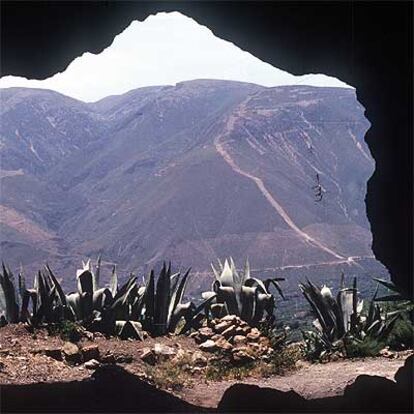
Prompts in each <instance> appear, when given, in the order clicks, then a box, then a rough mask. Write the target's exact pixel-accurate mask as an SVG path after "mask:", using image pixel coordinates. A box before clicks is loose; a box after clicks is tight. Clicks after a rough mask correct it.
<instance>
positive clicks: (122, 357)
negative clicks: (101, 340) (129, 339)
mask: <svg viewBox="0 0 414 414" xmlns="http://www.w3.org/2000/svg"><path fill="white" fill-rule="evenodd" d="M114 357H115V362H116V363H118V364H129V363H131V362H132V361H133V359H134V357H133V356H132V355H129V354H117V355H114Z"/></svg>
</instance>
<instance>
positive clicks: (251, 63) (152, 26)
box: [0, 12, 350, 102]
mask: <svg viewBox="0 0 414 414" xmlns="http://www.w3.org/2000/svg"><path fill="white" fill-rule="evenodd" d="M274 53H275V55H276V54H277V50H275V52H274ZM192 79H225V80H236V81H244V82H251V83H256V84H259V85H263V86H280V85H294V84H302V85H313V86H337V87H345V88H349V87H350V86H348V85H346V84H345V83H343V82H341V81H339V80H338V79H336V78H332V77H328V76H325V75H321V74H319V75H313V74H312V75H305V76H294V75H291V74H290V73H288V72H284V71H282V70H279V69H277V68H275V67H273V66H271V65H270V64H268V63H265V62H262V61H261V60H259V59H257V58H256V57H254V56H253V55H251V54H250V53H248V52H245V51H243V50H241V49H239V48H238V47H237V46H235V45H234V44H233V43H230V42H227V41H225V40H222V39H220V38H218V37H216V36H214V34H213V32H212V31H211V30H210V29H208V28H207V27H205V26H201V25H199V24H198V23H197V22H196V21H195V20H193V19H191V18H189V17H187V16H184V15H183V14H181V13H178V12H172V13H158V14H156V15H151V16H149V17H148V18H147V19H146V20H145V21H143V22H140V21H137V20H135V21H133V22H132V23H131V24H130V25H129V26H128V27H127V28H126V29H125V30H124V31H123V32H122V33H121V34H119V35H118V36H116V37H115V38H114V41H113V43H112V44H111V45H110V46H109V47H108V48H107V49H105V50H104V51H103V52H102V53H100V54H99V55H94V54H91V53H84V54H83V55H82V56H80V57H78V58H76V59H75V60H74V61H73V62H72V63H71V64H70V65H69V66H68V67H67V69H66V70H65V71H64V72H61V73H58V74H56V75H54V76H53V77H51V78H48V79H45V80H43V81H39V80H28V79H26V78H21V77H15V76H5V77H3V78H1V79H0V87H2V88H5V87H10V86H24V87H33V88H45V89H52V90H55V91H58V92H61V93H63V94H65V95H68V96H71V97H73V98H77V99H80V100H83V101H86V102H93V101H96V100H99V99H101V98H104V97H106V96H108V95H118V94H121V93H124V92H127V91H129V90H131V89H135V88H139V87H142V86H151V85H174V84H175V83H177V82H181V81H185V80H192Z"/></svg>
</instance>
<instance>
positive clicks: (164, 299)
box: [142, 263, 212, 336]
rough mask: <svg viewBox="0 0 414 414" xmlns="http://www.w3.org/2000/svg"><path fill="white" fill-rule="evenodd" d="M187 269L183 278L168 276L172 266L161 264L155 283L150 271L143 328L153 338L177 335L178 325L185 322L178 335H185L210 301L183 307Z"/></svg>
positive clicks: (180, 276) (174, 275)
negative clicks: (172, 333)
mask: <svg viewBox="0 0 414 414" xmlns="http://www.w3.org/2000/svg"><path fill="white" fill-rule="evenodd" d="M189 274H190V269H188V270H187V272H186V273H185V274H184V275H183V276H182V275H181V273H174V274H173V273H172V272H171V263H170V264H169V265H168V267H167V266H166V264H165V263H164V265H163V267H162V269H161V272H160V274H159V276H158V279H157V281H155V273H154V271H153V270H152V271H151V273H150V275H149V278H148V281H147V283H146V286H145V293H144V299H143V300H144V313H143V317H142V324H143V326H144V328H145V330H147V331H148V332H150V333H151V335H153V336H160V335H165V334H166V333H168V332H176V330H177V327H178V325H179V322H180V321H181V320H183V321H184V324H183V327H182V329H180V331H179V333H184V332H186V331H188V330H189V329H191V328H192V327H194V326H195V325H196V324H197V323H198V322H199V321H200V319H201V318H200V317H201V312H202V310H203V309H204V308H205V306H206V305H207V304H208V303H209V302H210V301H211V300H212V299H209V300H207V301H204V302H203V303H202V304H201V305H199V306H198V307H196V306H195V305H194V304H193V303H192V302H190V301H189V302H186V303H182V299H183V297H184V292H185V287H186V284H187V281H188V277H189Z"/></svg>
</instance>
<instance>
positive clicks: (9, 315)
mask: <svg viewBox="0 0 414 414" xmlns="http://www.w3.org/2000/svg"><path fill="white" fill-rule="evenodd" d="M2 269H3V271H2V273H0V313H1V314H0V317H1V321H2V322H1V323H2V324H5V323H16V322H18V321H19V303H18V297H17V294H16V289H15V287H14V283H13V273H12V272H11V271H10V269H8V268H7V267H6V265H5V264H4V263H2Z"/></svg>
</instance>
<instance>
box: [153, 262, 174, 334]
mask: <svg viewBox="0 0 414 414" xmlns="http://www.w3.org/2000/svg"><path fill="white" fill-rule="evenodd" d="M170 277H171V263H170V264H169V266H168V268H167V267H166V264H165V263H164V265H163V267H162V269H161V272H160V274H159V276H158V280H157V284H156V293H155V308H154V325H155V334H156V335H163V334H165V333H166V332H167V331H168V310H169V304H170V301H171V279H170Z"/></svg>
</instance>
